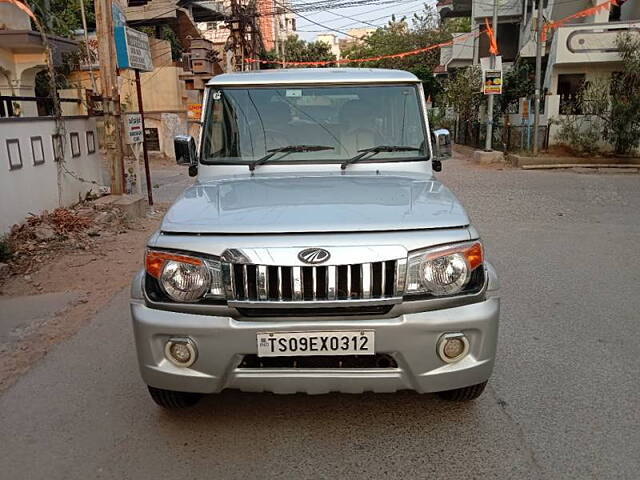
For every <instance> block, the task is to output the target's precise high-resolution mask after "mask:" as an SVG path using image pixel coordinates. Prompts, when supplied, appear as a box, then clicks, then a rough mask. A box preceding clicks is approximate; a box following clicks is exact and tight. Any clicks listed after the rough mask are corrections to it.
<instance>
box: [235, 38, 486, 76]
mask: <svg viewBox="0 0 640 480" xmlns="http://www.w3.org/2000/svg"><path fill="white" fill-rule="evenodd" d="M480 33H484V32H480V31H475V32H469V33H467V34H466V35H460V36H459V37H456V38H454V39H453V40H449V41H448V42H442V43H436V44H433V45H429V46H428V47H424V48H418V49H416V50H409V51H408V52H400V53H392V54H389V55H378V56H376V57H368V58H341V59H340V60H318V61H307V62H285V61H283V60H256V59H253V58H245V62H247V63H261V64H273V65H296V66H302V65H304V66H312V67H318V66H320V65H332V64H336V65H340V64H344V63H363V62H375V61H377V60H384V59H385V58H404V57H408V56H410V55H418V54H420V53H424V52H428V51H430V50H434V49H436V48H441V47H448V46H449V45H453V44H454V43H458V42H461V41H463V40H466V39H468V38H473V37H477V36H479V35H480Z"/></svg>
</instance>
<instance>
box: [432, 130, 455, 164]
mask: <svg viewBox="0 0 640 480" xmlns="http://www.w3.org/2000/svg"><path fill="white" fill-rule="evenodd" d="M433 155H434V157H435V160H440V161H442V160H446V159H448V158H451V134H450V133H449V130H447V129H446V128H439V129H438V130H433Z"/></svg>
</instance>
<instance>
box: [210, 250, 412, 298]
mask: <svg viewBox="0 0 640 480" xmlns="http://www.w3.org/2000/svg"><path fill="white" fill-rule="evenodd" d="M405 266H406V262H405V261H404V259H402V260H389V261H384V262H373V263H359V264H354V265H328V266H327V265H323V266H313V267H312V266H295V267H293V266H272V265H254V264H241V263H225V264H223V271H224V272H225V273H224V278H225V284H226V288H227V298H229V299H231V300H239V301H253V302H260V301H264V302H269V301H271V302H317V301H323V300H325V301H333V300H345V301H348V300H367V299H382V298H391V297H397V296H401V295H402V291H403V290H404V285H403V283H404V274H405V270H404V269H405Z"/></svg>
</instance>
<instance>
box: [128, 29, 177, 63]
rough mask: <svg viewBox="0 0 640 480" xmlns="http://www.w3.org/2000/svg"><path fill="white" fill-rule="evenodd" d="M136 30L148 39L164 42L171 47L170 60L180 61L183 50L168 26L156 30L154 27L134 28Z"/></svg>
mask: <svg viewBox="0 0 640 480" xmlns="http://www.w3.org/2000/svg"><path fill="white" fill-rule="evenodd" d="M136 30H139V31H141V32H142V33H146V34H147V36H148V37H149V38H157V39H159V40H166V41H167V42H169V45H170V46H171V59H172V60H180V58H181V57H182V52H183V51H184V49H183V48H182V45H181V44H180V41H179V40H178V36H177V35H176V32H174V31H173V29H172V28H171V27H169V26H168V25H161V26H160V27H159V28H158V29H157V30H156V28H155V27H151V26H143V27H136Z"/></svg>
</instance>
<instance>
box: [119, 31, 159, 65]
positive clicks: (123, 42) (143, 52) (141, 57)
mask: <svg viewBox="0 0 640 480" xmlns="http://www.w3.org/2000/svg"><path fill="white" fill-rule="evenodd" d="M114 35H115V41H116V54H117V57H118V67H119V68H132V69H134V70H140V71H142V72H150V71H152V70H153V60H152V58H151V48H150V47H149V37H148V36H147V35H146V34H144V33H142V32H139V31H138V30H134V29H133V28H129V27H124V26H120V27H115V28H114Z"/></svg>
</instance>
